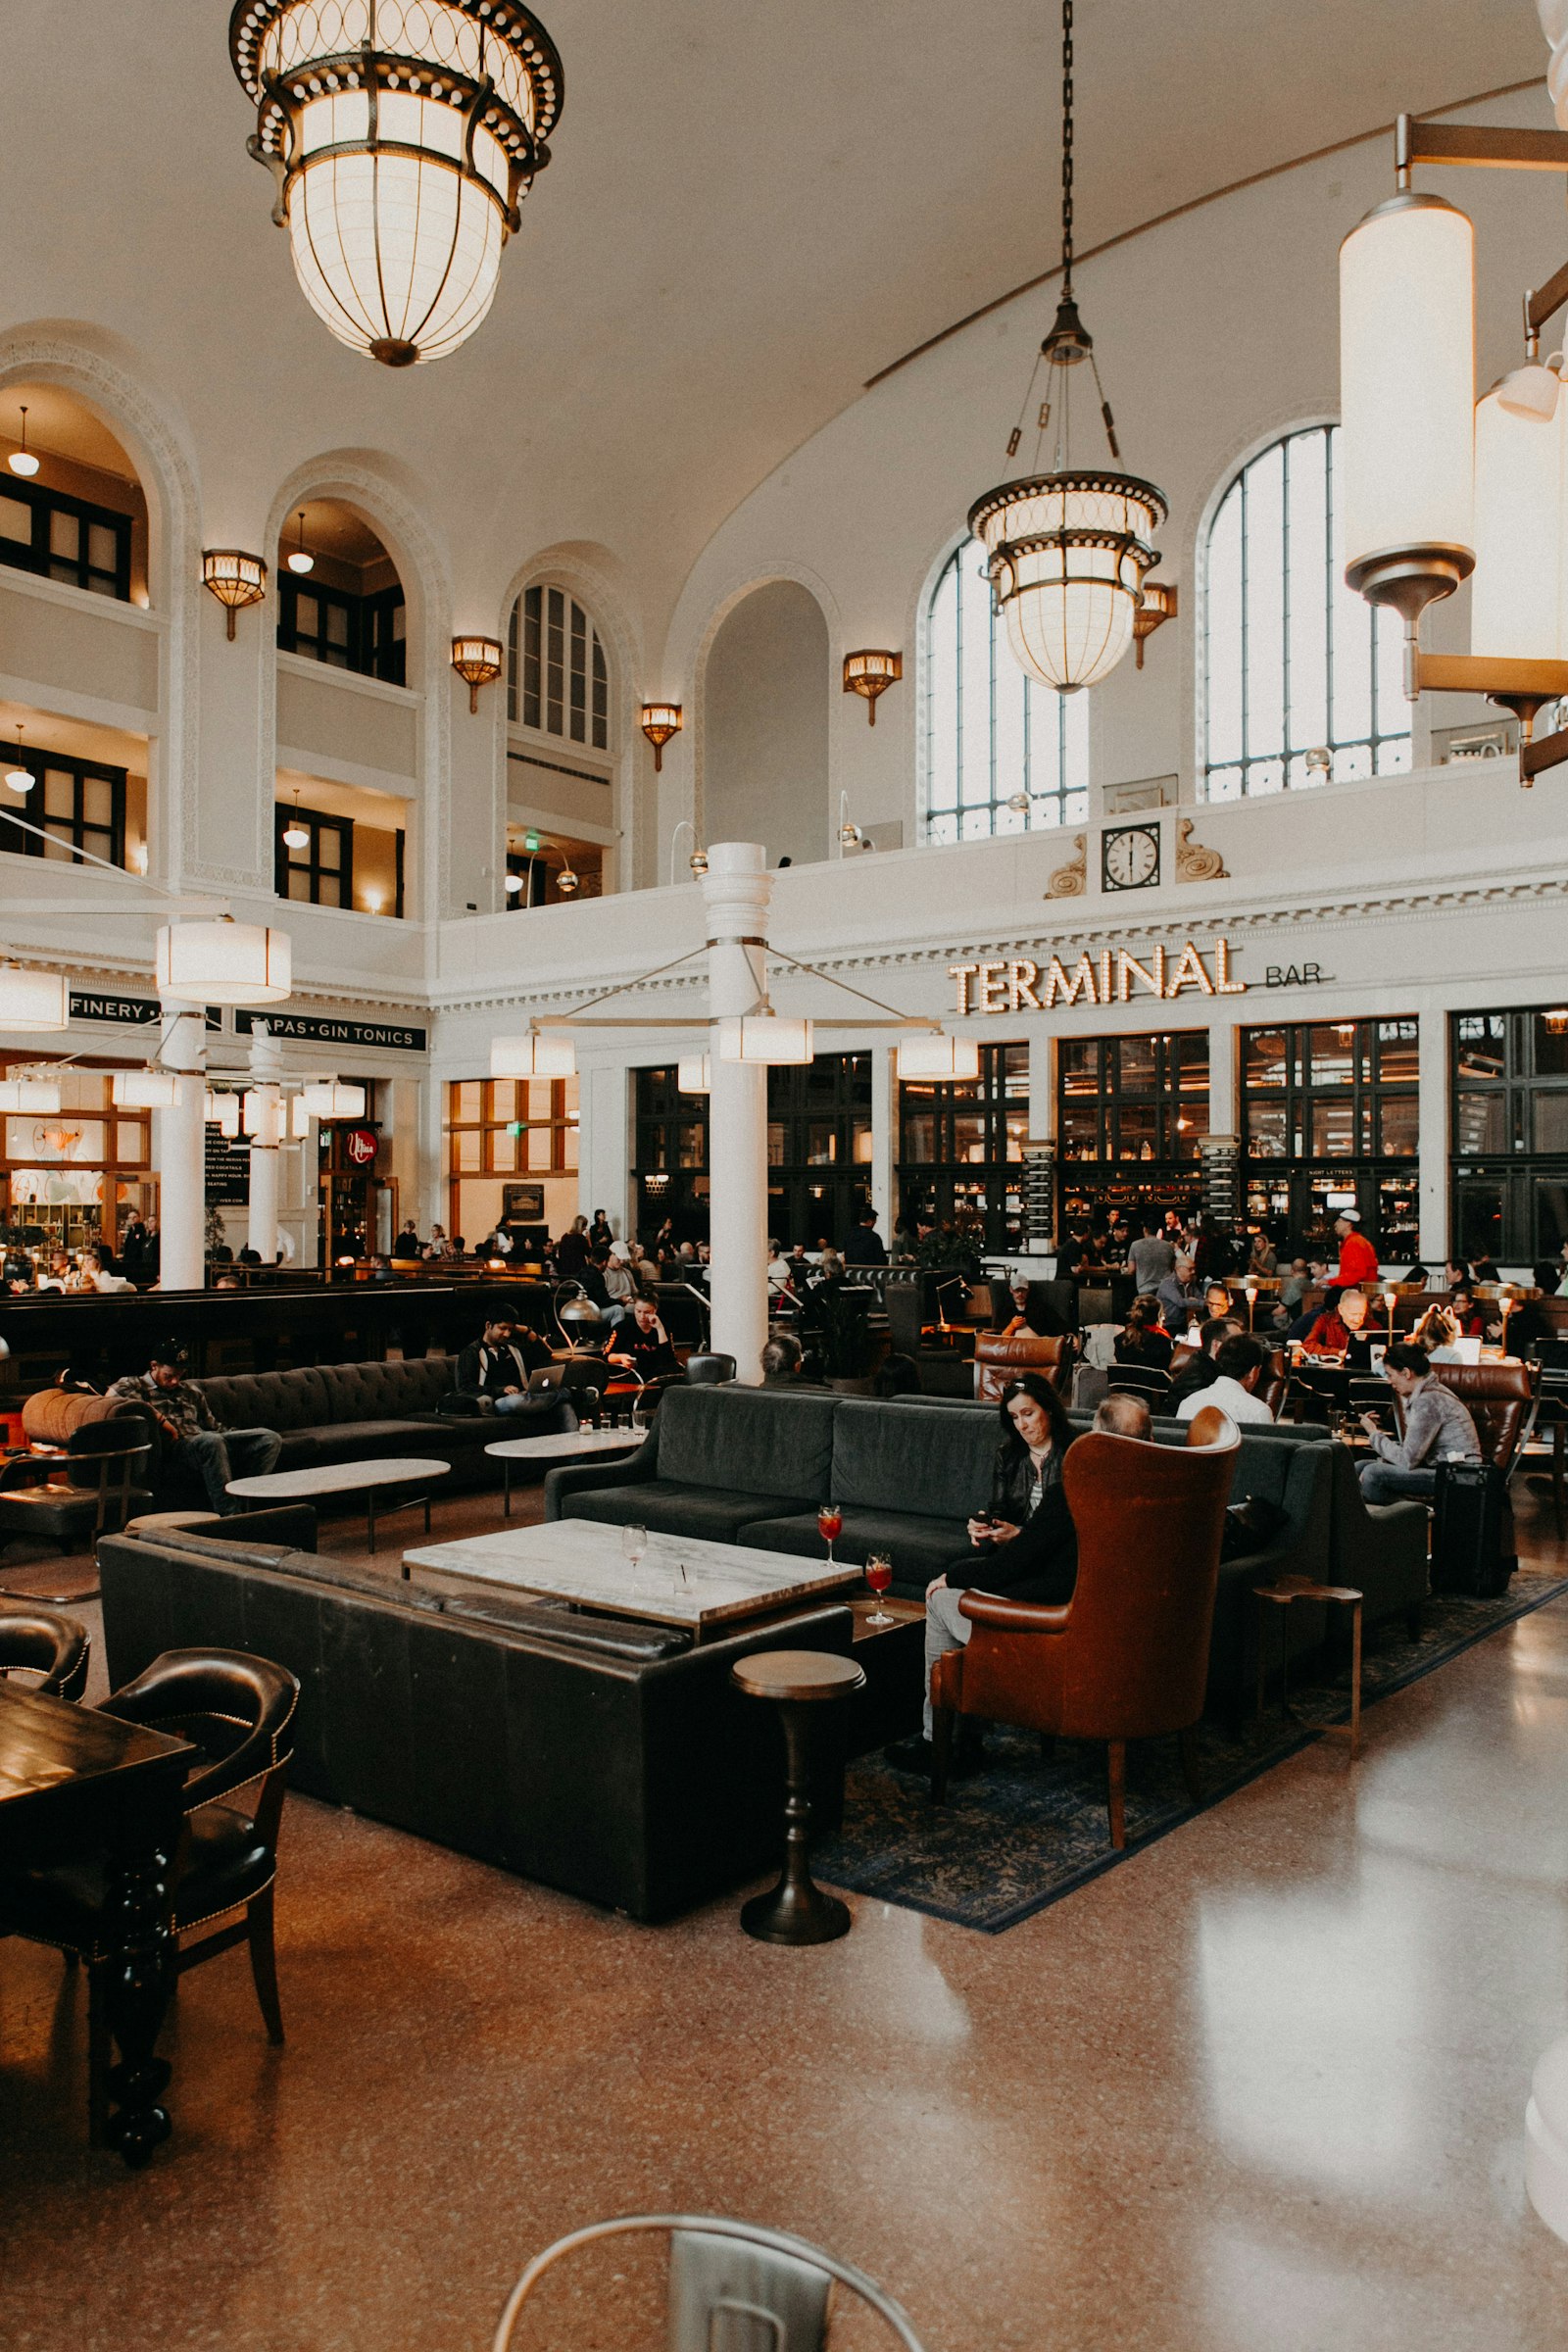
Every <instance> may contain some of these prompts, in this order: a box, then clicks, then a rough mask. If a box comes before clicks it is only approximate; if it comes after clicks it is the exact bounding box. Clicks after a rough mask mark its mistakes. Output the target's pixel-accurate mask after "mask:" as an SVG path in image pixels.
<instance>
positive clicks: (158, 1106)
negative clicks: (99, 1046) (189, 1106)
mask: <svg viewBox="0 0 1568 2352" xmlns="http://www.w3.org/2000/svg"><path fill="white" fill-rule="evenodd" d="M111 1091H112V1092H113V1095H114V1098H115V1107H116V1109H117V1110H172V1109H173V1107H174V1105H175V1103H177V1102H178V1101H179V1078H178V1075H177V1073H176V1072H175V1071H173V1070H152V1069H147V1070H117V1071H116V1072H115V1075H114V1081H113V1086H112V1090H111Z"/></svg>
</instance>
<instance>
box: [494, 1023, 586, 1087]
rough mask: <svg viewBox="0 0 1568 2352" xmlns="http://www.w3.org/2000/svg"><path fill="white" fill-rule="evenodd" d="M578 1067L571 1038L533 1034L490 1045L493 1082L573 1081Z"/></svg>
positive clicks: (503, 1038) (497, 1040) (495, 1040)
mask: <svg viewBox="0 0 1568 2352" xmlns="http://www.w3.org/2000/svg"><path fill="white" fill-rule="evenodd" d="M576 1067H577V1055H576V1050H575V1048H574V1047H573V1045H572V1042H571V1040H570V1038H569V1037H563V1036H561V1035H559V1034H557V1035H556V1036H554V1037H551V1036H548V1035H544V1034H540V1035H534V1034H532V1033H530V1034H529V1035H528V1036H526V1037H496V1038H492V1039H491V1041H490V1075H491V1077H492V1078H569V1077H571V1076H572V1074H573V1072H574V1071H575V1069H576Z"/></svg>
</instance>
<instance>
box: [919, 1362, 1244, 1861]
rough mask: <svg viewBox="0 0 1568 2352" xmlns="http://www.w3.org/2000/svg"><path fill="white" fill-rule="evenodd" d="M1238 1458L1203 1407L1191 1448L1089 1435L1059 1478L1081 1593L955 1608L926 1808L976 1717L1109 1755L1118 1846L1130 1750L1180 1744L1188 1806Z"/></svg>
mask: <svg viewBox="0 0 1568 2352" xmlns="http://www.w3.org/2000/svg"><path fill="white" fill-rule="evenodd" d="M1240 1446H1241V1437H1240V1433H1239V1431H1238V1430H1237V1428H1236V1425H1235V1423H1234V1422H1233V1421H1231V1420H1229V1419H1228V1418H1227V1416H1226V1415H1225V1414H1224V1413H1222V1412H1220V1411H1219V1410H1218V1408H1217V1407H1215V1406H1213V1405H1208V1406H1205V1407H1204V1408H1203V1410H1202V1411H1201V1412H1200V1413H1197V1414H1195V1416H1194V1418H1193V1421H1192V1424H1191V1426H1190V1428H1189V1430H1188V1436H1187V1445H1186V1446H1185V1447H1181V1446H1154V1445H1149V1444H1146V1443H1144V1442H1143V1441H1142V1440H1141V1439H1137V1438H1112V1437H1105V1436H1102V1435H1100V1434H1099V1433H1097V1432H1095V1431H1091V1432H1090V1434H1089V1435H1088V1436H1087V1437H1083V1438H1080V1439H1079V1440H1078V1441H1077V1443H1076V1445H1074V1446H1073V1447H1072V1449H1071V1451H1070V1452H1069V1453H1068V1455H1067V1458H1066V1460H1065V1462H1064V1463H1063V1465H1062V1485H1063V1488H1064V1490H1065V1493H1066V1497H1067V1505H1068V1508H1069V1509H1070V1511H1071V1512H1072V1517H1073V1525H1074V1526H1075V1527H1076V1529H1077V1531H1078V1582H1077V1585H1076V1587H1075V1589H1074V1592H1073V1596H1072V1598H1071V1600H1070V1601H1068V1602H1067V1603H1066V1604H1065V1605H1064V1606H1062V1607H1059V1608H1047V1607H1042V1606H1039V1605H1038V1604H1036V1603H1033V1602H1030V1601H1018V1600H1006V1599H1004V1598H1000V1597H997V1596H994V1595H992V1594H989V1593H964V1594H963V1596H962V1598H961V1600H960V1602H959V1604H958V1605H959V1607H960V1609H961V1610H962V1613H963V1615H964V1616H965V1617H967V1618H968V1619H969V1620H970V1621H971V1623H972V1624H973V1627H974V1632H973V1633H972V1634H971V1636H970V1638H969V1642H968V1645H967V1647H966V1648H963V1649H953V1650H948V1651H946V1652H945V1653H944V1655H943V1656H942V1657H940V1658H939V1659H938V1660H937V1662H936V1664H935V1666H934V1667H933V1669H932V1673H931V1704H932V1707H933V1709H934V1712H935V1723H934V1738H933V1748H934V1752H935V1764H934V1767H933V1771H932V1781H931V1794H932V1797H933V1799H934V1800H935V1801H936V1802H938V1803H940V1802H941V1800H942V1798H943V1796H944V1795H945V1794H946V1790H947V1776H948V1767H949V1760H950V1757H951V1752H952V1743H953V1722H954V1717H955V1716H956V1715H978V1716H982V1717H986V1718H989V1719H991V1720H993V1721H996V1722H1000V1723H1011V1724H1021V1725H1024V1726H1026V1727H1027V1728H1028V1729H1030V1730H1033V1731H1037V1732H1041V1733H1044V1734H1047V1735H1054V1736H1055V1737H1058V1738H1061V1739H1066V1740H1104V1741H1105V1742H1106V1745H1107V1748H1108V1751H1109V1752H1108V1809H1109V1815H1110V1841H1111V1844H1112V1845H1113V1846H1115V1847H1117V1848H1118V1849H1120V1848H1121V1847H1123V1846H1125V1844H1126V1842H1127V1824H1126V1776H1127V1742H1128V1740H1152V1739H1158V1738H1161V1737H1169V1736H1170V1735H1172V1734H1174V1735H1175V1736H1176V1737H1177V1739H1178V1740H1180V1742H1181V1753H1182V1770H1183V1772H1184V1773H1185V1775H1186V1777H1187V1785H1188V1788H1189V1789H1190V1790H1191V1792H1192V1794H1193V1795H1194V1797H1197V1796H1198V1794H1199V1793H1200V1790H1199V1788H1198V1785H1197V1754H1196V1747H1195V1743H1194V1740H1193V1731H1194V1727H1195V1726H1196V1725H1197V1722H1198V1719H1199V1717H1200V1715H1201V1713H1202V1711H1203V1691H1204V1684H1205V1681H1206V1678H1207V1674H1208V1646H1209V1633H1210V1629H1211V1626H1212V1623H1213V1616H1214V1590H1215V1585H1216V1583H1217V1580H1218V1575H1219V1551H1220V1539H1221V1536H1222V1534H1223V1531H1224V1526H1225V1506H1226V1504H1227V1503H1228V1502H1229V1500H1230V1492H1231V1479H1232V1476H1233V1474H1234V1471H1235V1467H1236V1459H1237V1454H1238V1451H1239V1449H1240Z"/></svg>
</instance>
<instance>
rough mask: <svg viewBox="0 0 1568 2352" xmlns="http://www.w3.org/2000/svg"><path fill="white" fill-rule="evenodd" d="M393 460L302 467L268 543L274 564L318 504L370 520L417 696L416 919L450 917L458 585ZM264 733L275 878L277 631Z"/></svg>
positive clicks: (327, 454) (265, 836) (275, 507)
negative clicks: (397, 604)
mask: <svg viewBox="0 0 1568 2352" xmlns="http://www.w3.org/2000/svg"><path fill="white" fill-rule="evenodd" d="M400 473H401V468H399V467H398V466H397V462H396V460H395V459H391V458H383V457H382V456H381V455H380V454H379V453H378V452H376V451H373V450H360V449H340V450H328V451H324V452H323V453H322V454H321V455H320V456H319V457H316V458H312V459H308V460H307V461H306V462H305V463H304V464H303V465H300V466H295V468H294V470H293V472H292V473H290V474H289V475H288V476H287V478H286V479H285V480H284V481H283V482H281V483H280V484H279V485H278V488H277V491H276V493H275V494H274V496H273V500H272V504H271V506H270V508H269V510H268V515H267V537H266V541H265V546H266V550H267V553H268V561H269V562H272V561H273V560H274V558H275V554H276V549H277V546H278V542H279V539H280V538H281V536H282V531H283V527H284V525H285V523H286V522H287V520H288V517H289V515H292V514H295V513H297V512H298V510H299V509H300V508H301V507H302V506H304V505H305V504H306V503H307V501H308V500H310V499H312V498H329V499H336V500H337V501H339V502H340V503H341V504H342V505H344V506H348V507H353V508H356V509H358V510H359V511H360V513H362V514H363V515H364V517H365V519H366V521H367V522H368V524H369V525H370V527H371V528H372V530H373V531H374V532H375V534H376V536H377V538H379V539H380V540H381V541H382V542H383V544H384V545H385V547H386V549H387V552H388V553H389V555H390V556H391V558H392V561H393V563H394V564H395V565H396V566H397V574H398V579H399V581H400V583H401V584H402V588H403V598H404V606H405V610H406V613H407V622H406V627H407V642H408V669H407V682H408V685H409V687H410V688H411V689H412V691H413V692H415V693H416V694H417V695H418V697H419V759H418V783H419V811H420V840H419V844H418V848H419V860H418V873H419V893H418V897H419V906H418V908H417V912H418V914H419V915H420V916H421V917H422V918H423V919H424V920H426V921H432V920H435V919H438V918H439V917H440V916H442V915H445V914H449V913H450V912H451V911H452V808H451V800H452V792H451V784H452V717H451V707H450V705H451V698H450V695H449V692H448V688H449V684H450V677H449V664H450V662H451V659H452V579H451V572H450V568H449V566H448V564H447V559H446V553H445V550H444V548H443V546H442V544H441V542H440V540H439V539H438V538H437V536H436V534H435V532H434V531H433V530H432V529H431V527H430V525H429V523H428V521H427V520H426V518H425V515H424V512H423V510H422V508H421V507H420V506H419V505H418V503H417V500H416V499H415V498H414V497H413V496H412V495H411V493H410V492H409V491H407V490H406V489H405V488H404V487H403V484H402V481H401V479H400V478H399V476H400ZM261 705H262V707H261V711H260V715H259V728H258V737H259V741H258V760H257V767H258V775H257V786H258V791H257V811H256V818H257V862H258V865H259V867H260V869H261V871H263V872H264V873H267V874H269V875H270V872H271V869H272V836H271V825H272V813H271V812H272V798H273V793H274V790H275V778H276V774H277V632H276V630H275V629H273V630H271V631H270V633H269V638H268V644H267V650H266V654H265V657H264V661H263V666H262V698H261Z"/></svg>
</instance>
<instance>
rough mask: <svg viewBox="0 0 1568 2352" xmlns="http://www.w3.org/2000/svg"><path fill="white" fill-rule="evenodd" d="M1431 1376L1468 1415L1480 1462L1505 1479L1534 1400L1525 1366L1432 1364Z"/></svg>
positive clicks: (1532, 1377) (1530, 1376) (1532, 1382)
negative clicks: (1452, 1395)
mask: <svg viewBox="0 0 1568 2352" xmlns="http://www.w3.org/2000/svg"><path fill="white" fill-rule="evenodd" d="M1432 1370H1433V1374H1434V1377H1435V1378H1436V1379H1438V1380H1441V1381H1442V1383H1443V1385H1444V1387H1445V1388H1446V1389H1451V1390H1452V1391H1453V1393H1454V1395H1455V1396H1456V1397H1458V1398H1459V1399H1460V1401H1461V1403H1463V1404H1464V1405H1465V1406H1466V1407H1467V1409H1468V1411H1469V1414H1470V1418H1471V1420H1472V1421H1473V1422H1474V1423H1475V1425H1476V1434H1477V1436H1478V1437H1479V1438H1480V1440H1481V1454H1482V1459H1483V1460H1484V1461H1488V1462H1491V1463H1492V1464H1493V1465H1494V1466H1495V1468H1496V1469H1498V1470H1500V1471H1501V1472H1502V1474H1503V1476H1504V1477H1505V1478H1506V1476H1507V1474H1508V1472H1509V1471H1510V1470H1511V1469H1512V1467H1513V1458H1514V1455H1515V1454H1516V1453H1517V1452H1518V1450H1519V1441H1520V1439H1521V1438H1522V1437H1523V1436H1524V1431H1525V1423H1526V1421H1527V1420H1528V1419H1529V1417H1530V1407H1531V1403H1532V1401H1533V1400H1534V1397H1535V1393H1536V1389H1535V1375H1534V1374H1533V1372H1532V1369H1531V1367H1530V1365H1528V1364H1514V1363H1502V1364H1497V1363H1492V1364H1434V1365H1433V1367H1432Z"/></svg>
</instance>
